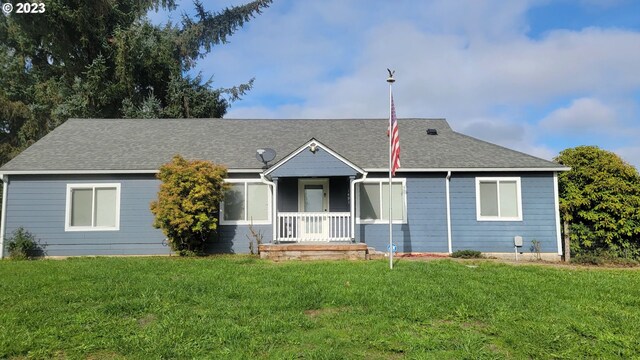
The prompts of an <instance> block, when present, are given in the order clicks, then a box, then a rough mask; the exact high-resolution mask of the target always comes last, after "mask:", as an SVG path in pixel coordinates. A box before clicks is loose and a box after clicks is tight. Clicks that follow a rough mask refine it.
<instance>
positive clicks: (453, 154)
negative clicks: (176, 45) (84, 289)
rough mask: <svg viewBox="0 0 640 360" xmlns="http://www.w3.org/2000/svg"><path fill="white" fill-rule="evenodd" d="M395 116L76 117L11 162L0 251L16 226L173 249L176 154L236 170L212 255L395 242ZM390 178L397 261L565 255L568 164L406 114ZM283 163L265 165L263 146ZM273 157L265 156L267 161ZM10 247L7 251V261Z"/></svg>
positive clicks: (63, 244) (96, 246)
mask: <svg viewBox="0 0 640 360" xmlns="http://www.w3.org/2000/svg"><path fill="white" fill-rule="evenodd" d="M387 127H388V120H377V119H367V120H363V119H357V120H356V119H354V120H347V119H342V120H233V119H181V120H168V119H146V120H133V119H126V120H125V119H109V120H107V119H71V120H69V121H67V122H66V123H64V124H63V125H61V126H60V127H58V128H57V129H55V130H54V131H52V132H51V133H49V134H48V135H47V136H45V137H44V138H42V139H41V140H40V141H38V142H37V143H35V144H33V145H32V146H31V147H29V148H28V149H27V150H25V151H24V152H23V153H21V154H20V155H18V156H17V157H16V158H14V159H13V160H11V161H10V162H8V163H7V164H5V165H4V166H3V167H2V168H0V175H1V176H2V180H3V183H4V186H3V187H4V189H3V190H4V197H3V203H2V226H1V227H2V229H1V233H0V235H1V236H2V238H1V240H2V249H3V250H4V248H5V247H6V242H7V241H6V239H7V237H8V236H11V233H12V232H13V231H14V230H15V229H16V228H18V227H21V226H22V227H24V228H25V229H26V230H28V231H30V232H31V233H33V234H34V235H35V236H36V238H38V239H40V241H41V243H42V244H43V248H44V252H45V254H46V255H49V256H59V255H116V254H124V255H147V254H169V253H170V250H169V248H168V247H167V246H166V242H165V237H164V235H163V233H162V232H161V231H160V230H158V229H154V228H153V227H152V225H151V224H152V221H153V215H152V214H151V212H150V210H149V204H150V202H151V201H152V200H154V199H155V198H156V196H157V191H158V188H159V184H160V183H159V180H157V179H156V177H155V175H156V174H157V172H158V169H159V167H160V166H161V165H162V164H164V163H166V162H168V161H170V160H171V158H172V156H173V155H175V154H181V155H182V156H184V157H185V158H187V159H203V160H210V161H212V162H214V163H218V164H224V165H226V166H227V167H228V169H229V175H228V181H229V182H230V183H231V186H232V187H231V190H230V191H229V192H228V193H227V195H226V196H225V201H224V202H223V203H222V204H220V217H219V218H220V227H219V230H218V232H217V234H216V237H217V238H216V239H213V241H212V244H211V248H210V250H211V251H212V252H229V253H246V252H248V251H249V244H248V243H249V238H250V236H248V235H249V226H250V224H252V225H253V227H254V229H256V230H258V231H260V232H261V233H262V234H263V235H264V241H265V242H267V243H271V244H299V243H315V244H336V243H365V244H366V245H367V246H369V247H373V248H375V249H377V250H382V251H386V249H387V244H388V219H389V211H388V202H389V198H388V197H389V196H388V177H387V176H388V175H387V171H388V137H387V135H386V130H387ZM399 131H400V144H401V148H402V155H401V164H402V167H401V168H400V169H399V170H398V172H397V173H396V176H395V177H394V179H393V183H392V193H393V196H392V200H391V201H392V202H393V213H392V214H391V217H392V221H393V236H394V242H395V243H396V244H397V251H398V252H400V253H426V252H428V253H451V252H452V251H456V250H462V249H474V250H480V251H482V252H484V253H495V254H503V255H507V256H513V253H514V237H515V236H522V237H523V239H524V246H523V247H522V251H524V252H530V251H531V249H530V247H531V244H532V241H533V240H536V241H537V242H539V244H540V251H541V253H542V254H543V255H544V256H545V257H547V258H550V259H557V258H559V255H561V253H562V250H561V244H560V222H559V213H558V187H557V173H558V172H559V171H564V170H567V169H566V168H564V167H562V166H561V165H559V164H556V163H554V162H550V161H547V160H543V159H539V158H536V157H533V156H530V155H526V154H523V153H520V152H516V151H513V150H509V149H506V148H503V147H500V146H497V145H494V144H491V143H487V142H484V141H480V140H477V139H474V138H472V137H469V136H465V135H462V134H459V133H456V132H455V131H453V130H452V129H451V128H450V127H449V125H448V123H447V122H446V121H445V120H432V119H400V120H399ZM269 148H271V149H274V150H275V152H276V155H275V158H274V159H273V160H272V161H270V162H268V163H267V164H266V165H265V163H263V162H261V161H258V159H257V158H256V152H257V150H259V149H269ZM268 153H269V151H267V152H266V153H263V154H265V155H269V154H268ZM5 252H6V251H3V253H5Z"/></svg>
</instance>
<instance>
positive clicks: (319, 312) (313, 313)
mask: <svg viewBox="0 0 640 360" xmlns="http://www.w3.org/2000/svg"><path fill="white" fill-rule="evenodd" d="M346 310H347V308H344V307H342V308H322V309H309V310H305V311H304V314H305V315H307V316H308V317H310V318H312V319H313V318H317V317H319V316H323V315H333V314H337V313H340V312H343V311H346Z"/></svg>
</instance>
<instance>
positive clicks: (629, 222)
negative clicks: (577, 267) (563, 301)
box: [556, 146, 640, 258]
mask: <svg viewBox="0 0 640 360" xmlns="http://www.w3.org/2000/svg"><path fill="white" fill-rule="evenodd" d="M556 161H558V162H559V163H561V164H563V165H567V166H569V167H571V170H570V171H567V172H562V173H560V175H559V176H558V185H559V191H560V194H559V195H560V214H561V217H562V220H563V221H566V222H568V223H569V224H570V234H571V250H572V252H573V253H576V254H581V253H591V254H596V253H599V252H603V251H604V252H607V253H608V254H612V255H615V256H618V257H627V258H634V257H635V258H637V257H638V256H640V175H639V174H638V170H637V169H636V168H634V167H633V166H631V165H629V164H627V163H626V162H624V161H623V160H622V159H621V158H620V157H619V156H618V155H616V154H614V153H612V152H609V151H606V150H602V149H599V148H598V147H596V146H578V147H576V148H572V149H566V150H564V151H562V152H561V153H560V155H559V156H558V157H556Z"/></svg>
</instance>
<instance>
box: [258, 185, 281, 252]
mask: <svg viewBox="0 0 640 360" xmlns="http://www.w3.org/2000/svg"><path fill="white" fill-rule="evenodd" d="M260 181H261V182H262V183H263V184H266V185H267V186H270V187H271V189H272V193H273V196H272V197H273V200H272V202H271V207H272V209H271V214H272V216H271V221H272V226H273V230H272V231H273V235H272V236H271V237H272V240H271V242H272V243H274V242H275V240H276V239H277V235H278V207H277V202H278V188H277V187H276V183H274V182H273V181H269V180H267V178H266V177H265V176H264V173H260Z"/></svg>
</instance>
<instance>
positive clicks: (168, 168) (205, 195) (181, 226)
mask: <svg viewBox="0 0 640 360" xmlns="http://www.w3.org/2000/svg"><path fill="white" fill-rule="evenodd" d="M226 176H227V169H226V168H225V167H223V166H220V165H214V164H213V163H211V162H209V161H201V160H194V161H187V160H185V159H184V158H183V157H182V156H180V155H176V156H174V157H173V159H172V160H171V162H169V163H167V164H165V165H163V166H162V167H160V172H159V173H158V179H160V180H161V181H162V184H161V185H160V191H159V192H158V199H157V200H156V201H153V202H152V203H151V212H152V213H153V214H154V215H155V219H154V221H153V226H154V227H156V228H159V229H162V231H163V232H164V234H165V235H166V236H167V239H168V243H169V246H170V247H171V250H173V251H175V252H177V253H178V254H179V255H181V256H192V255H201V254H203V253H204V249H205V246H206V242H207V240H209V239H210V237H211V235H212V234H213V232H214V231H215V230H216V229H217V225H218V204H220V201H222V199H223V196H224V192H225V190H226V189H227V184H226V183H225V182H224V178H225V177H226Z"/></svg>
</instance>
